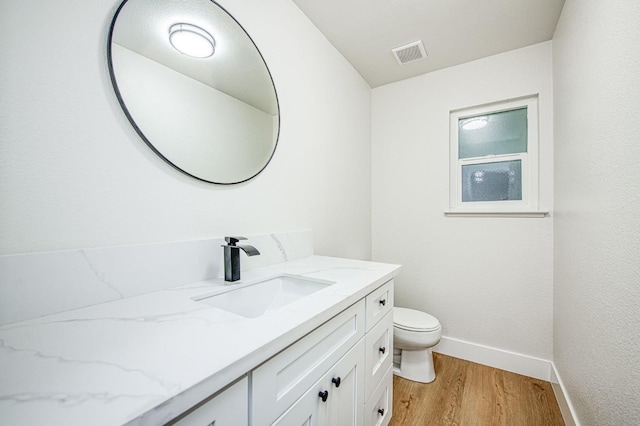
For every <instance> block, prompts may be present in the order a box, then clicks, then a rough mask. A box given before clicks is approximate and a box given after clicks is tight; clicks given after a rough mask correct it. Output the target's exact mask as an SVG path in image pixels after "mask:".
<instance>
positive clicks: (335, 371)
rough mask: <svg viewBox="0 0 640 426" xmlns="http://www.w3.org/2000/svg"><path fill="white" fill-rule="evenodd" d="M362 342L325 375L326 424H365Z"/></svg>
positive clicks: (363, 348)
mask: <svg viewBox="0 0 640 426" xmlns="http://www.w3.org/2000/svg"><path fill="white" fill-rule="evenodd" d="M364 343H365V342H364V339H362V340H360V342H359V343H358V344H356V345H355V346H354V347H353V348H352V349H351V350H350V351H349V353H347V355H345V356H344V358H342V359H341V360H340V361H339V362H338V363H337V364H336V365H335V366H334V367H333V368H332V369H331V370H330V371H329V373H328V374H327V376H326V379H325V380H326V385H327V386H328V392H329V397H328V398H327V402H328V410H327V415H328V416H327V421H328V423H327V424H328V425H330V426H356V425H363V424H364V402H365V399H364V364H365V362H364V351H365V346H364Z"/></svg>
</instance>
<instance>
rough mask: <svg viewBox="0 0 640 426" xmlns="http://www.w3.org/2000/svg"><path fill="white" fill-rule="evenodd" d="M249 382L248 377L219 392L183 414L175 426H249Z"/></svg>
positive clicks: (173, 423) (175, 422)
mask: <svg viewBox="0 0 640 426" xmlns="http://www.w3.org/2000/svg"><path fill="white" fill-rule="evenodd" d="M248 405H249V381H248V379H247V376H244V377H243V378H242V379H240V380H238V381H237V382H236V383H234V384H232V385H230V386H227V387H226V388H224V389H222V390H221V391H220V392H217V393H216V394H215V395H213V396H212V397H211V398H209V399H208V400H206V401H204V402H202V403H201V404H199V405H198V406H196V407H194V408H193V409H191V410H190V411H189V412H187V413H186V414H183V415H182V416H181V417H180V418H179V419H177V420H174V421H173V422H171V423H170V424H171V425H173V426H211V425H215V426H248V425H249V415H248V413H247V406H248Z"/></svg>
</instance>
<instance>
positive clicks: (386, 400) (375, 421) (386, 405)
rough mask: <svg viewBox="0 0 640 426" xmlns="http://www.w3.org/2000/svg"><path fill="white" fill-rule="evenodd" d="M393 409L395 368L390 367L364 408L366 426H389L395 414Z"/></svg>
mask: <svg viewBox="0 0 640 426" xmlns="http://www.w3.org/2000/svg"><path fill="white" fill-rule="evenodd" d="M392 408H393V367H392V366H390V367H389V368H388V369H387V371H386V372H385V373H384V377H383V379H382V382H380V384H379V386H378V387H377V388H376V390H375V391H373V394H372V395H371V397H370V398H369V399H368V400H367V404H366V405H365V407H364V416H365V420H364V424H365V426H387V425H388V424H389V421H390V420H391V415H392V414H393V413H392V411H393V410H392Z"/></svg>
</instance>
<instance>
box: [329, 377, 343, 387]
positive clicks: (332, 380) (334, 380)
mask: <svg viewBox="0 0 640 426" xmlns="http://www.w3.org/2000/svg"><path fill="white" fill-rule="evenodd" d="M340 382H341V380H340V377H334V378H333V379H331V383H333V384H334V385H336V387H337V388H339V387H340Z"/></svg>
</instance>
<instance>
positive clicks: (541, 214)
mask: <svg viewBox="0 0 640 426" xmlns="http://www.w3.org/2000/svg"><path fill="white" fill-rule="evenodd" d="M444 215H445V216H447V217H540V218H542V217H546V216H549V212H507V211H504V212H473V211H446V212H444Z"/></svg>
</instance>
